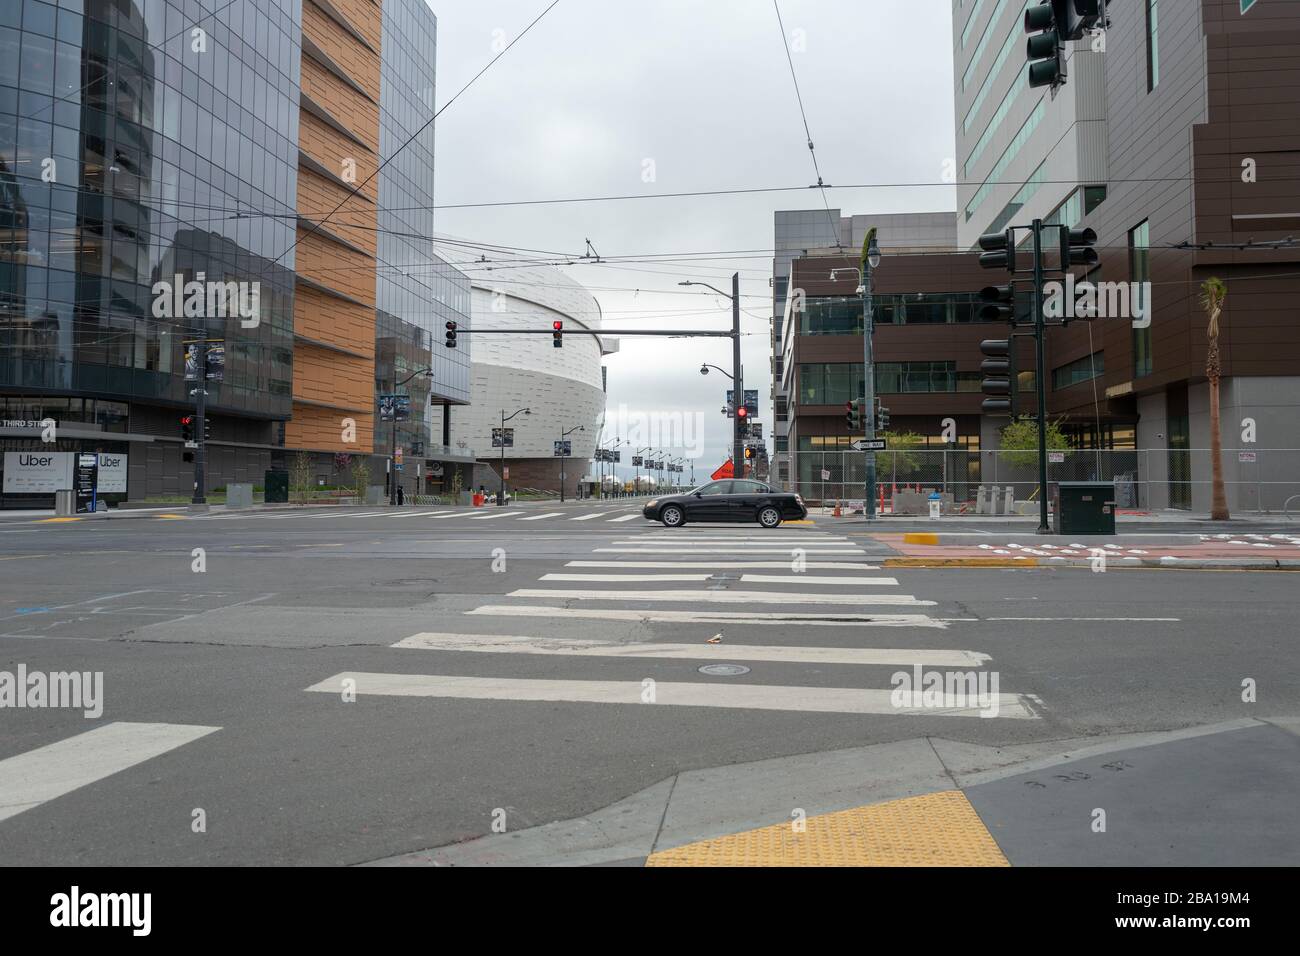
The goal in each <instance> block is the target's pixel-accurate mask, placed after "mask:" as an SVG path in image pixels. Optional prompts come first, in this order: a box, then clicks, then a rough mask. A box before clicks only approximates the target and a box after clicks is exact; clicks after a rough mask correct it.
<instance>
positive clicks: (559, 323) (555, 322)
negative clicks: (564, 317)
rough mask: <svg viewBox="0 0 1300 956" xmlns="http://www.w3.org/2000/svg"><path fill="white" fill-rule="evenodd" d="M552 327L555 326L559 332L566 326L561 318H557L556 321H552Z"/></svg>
mask: <svg viewBox="0 0 1300 956" xmlns="http://www.w3.org/2000/svg"><path fill="white" fill-rule="evenodd" d="M551 328H553V329H555V331H557V332H559V331H560V330H561V329H563V328H564V323H563V322H561V321H560V320H559V319H556V320H555V321H554V322H552V323H551Z"/></svg>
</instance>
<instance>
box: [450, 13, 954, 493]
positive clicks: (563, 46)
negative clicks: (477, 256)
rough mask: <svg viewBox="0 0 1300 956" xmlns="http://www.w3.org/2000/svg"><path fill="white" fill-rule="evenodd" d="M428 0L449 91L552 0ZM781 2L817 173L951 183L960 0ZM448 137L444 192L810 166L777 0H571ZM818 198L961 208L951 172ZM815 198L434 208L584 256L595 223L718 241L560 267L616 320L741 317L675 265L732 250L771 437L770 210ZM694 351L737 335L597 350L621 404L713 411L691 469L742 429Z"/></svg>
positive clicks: (483, 197) (727, 265) (576, 186)
mask: <svg viewBox="0 0 1300 956" xmlns="http://www.w3.org/2000/svg"><path fill="white" fill-rule="evenodd" d="M428 2H429V5H430V7H431V8H432V9H433V11H434V13H435V14H436V15H437V17H438V51H437V58H438V64H437V66H438V75H437V82H438V89H437V103H438V105H439V106H442V105H443V104H444V103H446V102H447V100H448V99H450V98H451V97H452V96H453V95H454V94H455V93H456V91H457V90H459V89H460V88H461V87H462V86H463V85H464V84H465V83H466V82H468V81H469V79H470V78H471V77H472V76H473V75H474V74H475V73H476V72H477V71H478V70H480V69H481V68H482V67H483V66H484V64H486V63H487V62H488V61H489V60H490V59H491V58H492V57H493V56H494V55H495V53H496V51H497V50H499V49H500V46H501V44H502V43H508V42H509V41H510V40H512V39H514V38H515V36H517V35H518V33H519V32H520V31H521V30H523V29H524V27H526V26H527V25H528V23H529V22H530V21H532V20H533V19H534V18H535V17H536V16H537V14H538V13H540V12H541V11H542V10H543V9H544V8H545V7H546V5H547V3H548V2H549V0H494V2H484V0H473V2H471V0H428ZM780 12H781V17H782V19H783V21H784V26H785V35H786V37H787V41H788V42H790V43H791V46H792V57H793V60H794V68H795V72H796V75H797V77H798V81H799V89H800V92H801V93H802V95H803V103H804V108H805V110H806V111H807V117H808V125H809V127H810V129H811V132H812V138H813V141H814V143H815V145H816V154H817V161H818V163H819V165H820V168H821V173H822V176H823V180H824V182H826V183H828V184H832V185H834V184H837V183H840V184H851V183H852V184H856V183H906V182H924V183H934V182H939V181H940V180H941V178H942V172H943V163H944V160H945V159H946V158H947V157H950V156H952V155H953V152H954V145H953V144H954V134H953V105H952V56H951V50H952V41H951V35H952V25H951V0H780ZM494 44H495V46H494ZM436 135H437V139H436V146H437V158H436V172H435V177H436V188H437V203H438V205H439V206H445V205H454V204H460V203H498V202H515V201H519V200H538V199H567V198H577V197H584V196H611V195H636V196H653V195H655V194H658V193H672V192H686V191H695V190H716V189H737V188H759V187H775V186H787V187H806V186H808V185H810V184H812V183H815V182H816V177H815V175H814V173H813V169H812V163H811V161H810V159H809V152H808V148H807V145H806V137H805V134H804V128H803V121H802V119H801V117H800V113H799V105H798V101H797V100H796V97H795V90H794V85H793V83H792V81H791V77H790V68H789V65H788V64H787V61H786V54H785V51H784V49H783V45H782V31H781V28H780V27H779V26H778V22H777V16H776V12H775V10H774V9H773V4H772V2H771V0H707V2H705V0H641V2H634V0H560V2H559V4H558V5H557V6H556V7H555V9H553V10H552V11H551V12H550V13H549V14H547V15H546V16H545V17H544V18H543V19H542V20H541V22H539V23H538V24H537V25H536V26H535V27H533V29H532V30H531V31H530V32H529V33H528V34H527V35H526V36H524V37H523V38H522V39H521V40H520V41H519V42H518V43H517V44H515V46H514V47H513V48H511V49H510V50H509V52H507V53H506V54H505V55H504V56H503V57H502V58H501V59H500V60H499V61H498V62H497V63H496V64H495V65H494V66H493V67H492V68H491V69H489V70H488V71H487V72H486V73H485V74H484V75H483V76H482V77H480V78H479V79H478V80H477V81H476V82H475V83H474V84H473V85H472V86H471V87H470V88H469V89H468V90H467V91H466V92H465V93H463V94H462V95H461V97H460V98H459V99H457V100H456V102H455V103H453V104H452V105H451V106H450V107H449V108H448V109H447V110H446V112H445V113H443V114H442V116H440V117H439V119H438V124H437V134H436ZM650 164H653V170H652V172H653V179H652V181H647V179H648V178H649V176H650V173H649V172H648V170H650V169H651V166H650ZM826 197H827V201H828V202H829V204H830V206H831V208H832V209H834V208H839V209H841V210H842V211H843V212H844V213H845V214H851V213H872V212H930V211H938V210H951V209H953V208H955V205H954V204H955V198H954V189H953V187H948V186H925V187H913V188H888V189H830V190H827V191H826ZM820 206H821V198H820V192H819V191H817V190H813V189H806V188H800V189H796V190H792V191H789V192H769V193H756V194H750V195H738V196H713V197H691V198H646V199H636V200H627V201H617V202H587V203H564V204H550V205H519V206H498V207H494V208H464V209H439V210H438V212H437V213H436V222H435V226H436V229H437V231H438V233H439V234H449V235H454V236H459V237H464V238H468V239H473V240H478V241H484V242H493V243H499V244H504V245H511V246H521V247H529V248H533V249H542V250H556V251H563V252H566V253H572V254H574V255H580V254H581V253H583V251H584V250H585V245H586V243H585V240H587V239H590V240H591V243H592V245H593V246H594V247H595V249H596V250H597V251H598V252H599V253H600V254H601V255H602V256H629V255H636V256H639V255H642V254H646V255H655V256H661V255H662V254H665V253H683V252H689V253H708V254H711V255H713V256H714V257H713V258H710V259H694V260H692V261H690V262H684V263H681V264H665V263H662V262H658V263H636V264H632V263H629V264H627V265H625V266H615V265H605V264H601V265H594V264H579V265H574V266H566V267H564V268H565V271H566V272H567V273H568V274H569V275H571V276H572V277H573V278H575V279H577V280H578V281H579V282H582V283H583V284H584V285H586V286H587V287H588V288H589V289H591V290H592V293H593V294H594V295H595V296H596V298H597V299H598V300H599V302H600V305H601V308H602V310H603V312H604V315H605V326H606V328H609V329H617V328H618V327H619V326H624V327H633V326H640V327H660V326H663V327H666V326H667V324H668V323H671V325H672V327H674V328H680V327H687V328H696V327H698V328H728V327H729V326H730V305H729V303H728V302H727V301H726V300H724V299H721V298H720V297H718V296H714V295H712V294H702V295H695V294H689V293H693V292H694V291H695V290H690V289H679V288H678V286H677V282H678V281H680V280H681V279H697V280H700V281H706V282H710V283H712V284H713V285H716V286H718V287H719V288H723V289H727V288H729V286H730V276H731V273H732V272H734V271H737V270H738V271H739V272H740V276H741V287H740V288H741V293H742V296H743V297H744V298H742V303H743V305H744V308H745V310H746V311H745V312H744V313H742V326H743V329H744V331H745V332H746V333H751V334H747V335H746V338H745V340H744V347H743V357H744V359H743V360H744V367H745V373H746V376H747V382H746V384H747V385H748V387H750V388H754V387H757V388H758V389H759V399H760V416H759V419H760V420H761V421H762V422H763V423H764V424H765V426H766V428H765V434H766V435H770V434H771V424H770V423H771V421H772V414H771V408H770V403H769V382H770V374H771V373H770V364H769V358H770V348H769V328H770V313H771V289H770V287H769V279H770V277H771V250H772V242H773V225H772V214H773V212H774V211H775V210H778V209H803V208H815V207H820ZM681 293H688V294H681ZM701 362H710V363H714V364H717V365H720V366H722V367H724V368H727V369H728V370H729V369H730V367H731V350H730V341H729V340H727V339H675V338H674V339H654V338H641V339H632V338H624V339H623V340H622V349H621V352H620V353H619V354H617V355H614V356H611V357H609V358H608V359H607V360H606V364H607V365H608V367H609V391H608V399H609V405H608V411H609V416H610V418H611V420H613V418H614V417H615V415H617V413H618V410H619V408H620V406H626V407H627V408H628V409H630V410H632V411H633V412H634V413H638V414H643V415H646V414H671V413H673V412H679V413H681V412H685V413H687V414H695V413H702V415H703V427H704V441H703V455H702V458H701V459H700V460H698V461H697V462H696V465H697V467H696V477H697V478H699V477H701V475H707V472H708V471H710V470H712V468H713V467H716V465H717V464H719V463H720V462H721V461H722V460H723V459H725V457H726V454H727V450H728V447H729V441H730V436H729V429H728V420H727V419H726V418H725V417H724V416H723V415H721V414H720V413H719V409H720V408H721V406H722V402H723V392H724V390H725V389H726V388H727V387H728V383H727V381H726V379H724V378H723V377H722V376H720V375H718V374H717V373H712V374H710V375H709V376H708V377H707V378H706V377H703V376H701V375H700V373H699V366H700V363H701ZM770 448H771V444H770V442H769V449H770ZM623 460H624V461H625V462H626V461H628V456H627V454H626V452H625V454H624V459H623ZM625 470H626V469H625ZM629 473H630V471H629ZM688 476H689V473H688Z"/></svg>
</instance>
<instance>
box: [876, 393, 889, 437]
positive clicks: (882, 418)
mask: <svg viewBox="0 0 1300 956" xmlns="http://www.w3.org/2000/svg"><path fill="white" fill-rule="evenodd" d="M878 402H879V399H877V403H878ZM888 427H889V409H887V408H886V407H885V406H884V405H881V404H877V405H876V431H878V432H883V431H884V430H885V429H887V428H888Z"/></svg>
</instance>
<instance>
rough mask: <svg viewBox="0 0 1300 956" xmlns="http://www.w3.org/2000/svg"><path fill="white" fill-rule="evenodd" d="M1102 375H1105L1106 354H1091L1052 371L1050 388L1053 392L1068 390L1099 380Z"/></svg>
mask: <svg viewBox="0 0 1300 956" xmlns="http://www.w3.org/2000/svg"><path fill="white" fill-rule="evenodd" d="M1104 374H1106V353H1105V352H1093V353H1092V354H1091V355H1085V356H1084V357H1083V358H1081V359H1075V360H1074V361H1073V362H1067V363H1066V364H1064V365H1061V366H1059V367H1057V368H1054V369H1052V388H1053V389H1054V390H1060V389H1062V388H1069V387H1070V386H1071V385H1078V384H1079V383H1080V382H1090V381H1092V380H1093V379H1094V378H1101V376H1102V375H1104Z"/></svg>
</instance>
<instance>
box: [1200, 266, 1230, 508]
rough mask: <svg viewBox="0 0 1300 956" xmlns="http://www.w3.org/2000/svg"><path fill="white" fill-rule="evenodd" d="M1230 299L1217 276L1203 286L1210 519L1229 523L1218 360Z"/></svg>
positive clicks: (1220, 366)
mask: <svg viewBox="0 0 1300 956" xmlns="http://www.w3.org/2000/svg"><path fill="white" fill-rule="evenodd" d="M1227 297H1228V287H1227V285H1225V284H1224V281H1223V280H1222V279H1220V278H1219V277H1218V276H1210V277H1209V278H1208V279H1206V280H1205V281H1204V282H1202V283H1201V307H1202V308H1204V309H1205V313H1206V315H1208V316H1209V317H1210V324H1209V328H1208V329H1206V332H1205V335H1206V338H1207V340H1208V341H1207V344H1206V349H1205V377H1206V378H1208V379H1209V380H1210V474H1211V484H1212V489H1213V490H1212V491H1211V495H1210V520H1211V521H1227V520H1228V518H1229V515H1228V496H1227V494H1226V493H1225V491H1224V489H1223V439H1222V438H1220V437H1219V431H1220V425H1221V422H1220V419H1219V379H1220V377H1221V376H1222V374H1223V367H1222V365H1221V364H1220V361H1219V316H1220V315H1222V314H1223V302H1224V300H1225V299H1226V298H1227Z"/></svg>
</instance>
